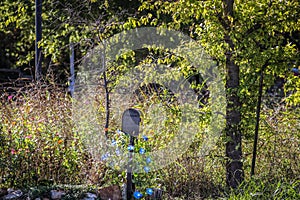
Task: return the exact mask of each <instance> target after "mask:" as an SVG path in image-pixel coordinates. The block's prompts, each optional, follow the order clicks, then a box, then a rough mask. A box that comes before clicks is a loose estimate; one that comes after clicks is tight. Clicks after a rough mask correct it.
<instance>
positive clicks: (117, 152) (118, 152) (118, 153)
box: [116, 148, 121, 156]
mask: <svg viewBox="0 0 300 200" xmlns="http://www.w3.org/2000/svg"><path fill="white" fill-rule="evenodd" d="M116 154H117V156H119V155H121V152H120V149H118V148H117V149H116Z"/></svg>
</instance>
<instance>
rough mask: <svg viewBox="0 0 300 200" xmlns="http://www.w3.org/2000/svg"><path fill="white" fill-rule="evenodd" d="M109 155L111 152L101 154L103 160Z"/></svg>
mask: <svg viewBox="0 0 300 200" xmlns="http://www.w3.org/2000/svg"><path fill="white" fill-rule="evenodd" d="M108 157H109V153H106V154H104V155H102V156H101V160H106V159H107V158H108Z"/></svg>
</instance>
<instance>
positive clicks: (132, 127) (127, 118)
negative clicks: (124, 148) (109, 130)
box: [122, 108, 141, 137]
mask: <svg viewBox="0 0 300 200" xmlns="http://www.w3.org/2000/svg"><path fill="white" fill-rule="evenodd" d="M140 122H141V115H140V112H139V111H138V110H135V109H132V108H129V109H127V110H125V111H124V113H123V116H122V131H123V132H124V133H126V134H129V135H131V136H134V137H137V136H138V135H139V128H140Z"/></svg>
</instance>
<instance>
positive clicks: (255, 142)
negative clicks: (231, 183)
mask: <svg viewBox="0 0 300 200" xmlns="http://www.w3.org/2000/svg"><path fill="white" fill-rule="evenodd" d="M267 65H268V62H266V64H264V65H263V66H262V68H261V71H260V81H259V92H258V99H257V106H256V124H255V135H254V144H253V154H252V165H251V176H253V175H254V170H255V161H256V154H257V141H258V129H259V121H260V109H261V98H262V89H263V81H264V70H265V68H266V67H267Z"/></svg>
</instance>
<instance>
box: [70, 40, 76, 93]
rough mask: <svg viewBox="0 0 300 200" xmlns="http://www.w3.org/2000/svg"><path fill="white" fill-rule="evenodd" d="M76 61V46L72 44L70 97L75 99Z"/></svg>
mask: <svg viewBox="0 0 300 200" xmlns="http://www.w3.org/2000/svg"><path fill="white" fill-rule="evenodd" d="M74 60H75V52H74V44H73V43H71V44H70V73H71V77H70V87H69V90H70V95H71V97H73V95H74V86H75V69H74Z"/></svg>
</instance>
